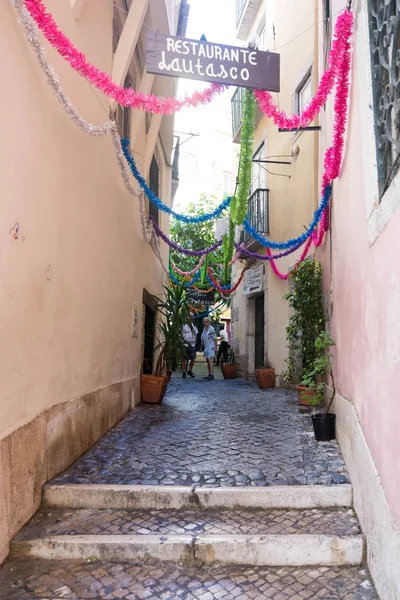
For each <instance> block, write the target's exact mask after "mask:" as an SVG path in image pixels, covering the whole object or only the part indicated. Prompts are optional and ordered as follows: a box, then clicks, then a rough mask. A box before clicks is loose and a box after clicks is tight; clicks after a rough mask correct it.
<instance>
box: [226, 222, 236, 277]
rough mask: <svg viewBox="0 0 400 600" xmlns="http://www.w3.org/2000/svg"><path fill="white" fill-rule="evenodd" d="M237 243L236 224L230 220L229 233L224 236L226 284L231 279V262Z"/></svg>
mask: <svg viewBox="0 0 400 600" xmlns="http://www.w3.org/2000/svg"><path fill="white" fill-rule="evenodd" d="M234 242H235V224H234V223H233V221H232V219H229V229H228V233H227V234H226V235H225V236H224V282H225V283H226V284H227V283H228V282H229V280H230V277H231V261H232V258H233V250H234Z"/></svg>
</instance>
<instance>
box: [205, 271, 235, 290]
mask: <svg viewBox="0 0 400 600" xmlns="http://www.w3.org/2000/svg"><path fill="white" fill-rule="evenodd" d="M207 281H208V283H209V284H210V285H212V286H213V288H214V289H216V290H217V289H218V288H217V286H216V285H215V283H214V282H213V280H212V279H211V277H210V276H209V275H207ZM219 287H220V288H221V290H229V289H230V287H231V284H230V283H228V285H220V286H219Z"/></svg>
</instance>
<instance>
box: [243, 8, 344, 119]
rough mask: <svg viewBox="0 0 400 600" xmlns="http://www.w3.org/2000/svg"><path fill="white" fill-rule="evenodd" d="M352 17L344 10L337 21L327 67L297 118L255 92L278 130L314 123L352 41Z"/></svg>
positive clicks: (263, 92) (267, 95) (259, 92)
mask: <svg viewBox="0 0 400 600" xmlns="http://www.w3.org/2000/svg"><path fill="white" fill-rule="evenodd" d="M353 20H354V18H353V13H352V12H351V11H349V10H345V11H343V12H342V13H340V15H339V16H338V18H337V21H336V26H335V32H334V36H333V42H332V48H331V51H330V53H329V67H328V69H327V70H326V71H325V73H324V74H323V76H322V77H321V80H320V82H319V85H318V90H317V92H316V94H315V96H314V97H313V98H312V99H311V100H310V102H308V103H307V105H306V106H305V108H304V109H303V112H302V113H301V114H300V115H296V114H293V115H291V116H290V117H289V116H287V115H286V113H285V112H284V111H282V110H280V109H279V107H278V106H277V105H276V104H275V102H274V100H273V98H272V95H271V93H270V92H266V91H262V90H255V92H254V95H255V97H256V98H257V100H258V103H259V105H260V108H261V110H262V111H263V112H264V113H265V114H266V115H267V117H269V118H270V119H272V120H273V122H274V123H275V125H276V126H277V127H280V128H281V129H298V128H300V127H307V125H308V124H309V123H310V122H311V121H313V120H314V119H315V117H316V116H317V115H318V114H319V112H320V111H321V109H322V107H323V106H324V104H325V103H326V101H327V99H328V96H329V94H330V93H331V92H332V89H333V86H334V84H335V79H336V77H337V75H338V73H339V72H340V70H341V66H342V63H343V55H344V54H345V52H346V47H347V45H348V42H349V40H350V38H351V34H352V28H353Z"/></svg>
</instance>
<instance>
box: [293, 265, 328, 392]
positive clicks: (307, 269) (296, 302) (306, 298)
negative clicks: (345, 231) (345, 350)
mask: <svg viewBox="0 0 400 600" xmlns="http://www.w3.org/2000/svg"><path fill="white" fill-rule="evenodd" d="M290 278H291V281H292V282H293V286H292V289H291V290H290V291H289V292H288V293H287V294H286V295H285V296H284V298H285V300H288V302H289V305H290V308H291V310H292V314H291V316H290V318H289V325H288V327H287V328H286V339H287V341H288V346H289V357H288V358H287V359H286V362H287V365H288V367H287V370H286V372H285V373H284V377H285V379H287V380H288V381H292V382H298V381H300V380H301V379H302V378H303V373H306V372H308V371H310V369H311V366H312V365H313V363H314V360H315V358H316V353H317V350H316V347H315V340H316V339H317V337H318V335H319V334H320V333H321V332H322V331H324V329H325V315H324V309H323V297H322V269H321V265H320V264H319V263H315V262H314V261H313V260H311V259H307V260H305V261H303V262H302V263H300V264H299V265H298V266H297V267H296V269H295V270H294V271H293V273H291V275H290Z"/></svg>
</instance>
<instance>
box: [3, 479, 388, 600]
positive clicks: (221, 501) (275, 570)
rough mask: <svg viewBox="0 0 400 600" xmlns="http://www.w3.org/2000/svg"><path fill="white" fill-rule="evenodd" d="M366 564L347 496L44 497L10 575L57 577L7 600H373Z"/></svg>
mask: <svg viewBox="0 0 400 600" xmlns="http://www.w3.org/2000/svg"><path fill="white" fill-rule="evenodd" d="M364 552H365V544H364V539H363V536H362V534H361V532H360V527H359V524H358V521H357V518H356V516H355V514H354V512H353V510H352V489H351V486H350V485H339V486H279V487H264V488H261V487H236V488H204V487H201V488H196V487H192V488H190V487H171V486H129V485H47V486H46V487H45V488H44V496H43V507H42V509H41V510H40V511H39V512H38V513H37V514H36V515H35V517H34V518H33V519H32V520H31V521H30V523H28V525H27V526H26V527H25V528H24V529H23V530H22V531H21V532H20V534H19V535H18V536H17V537H16V539H15V540H14V542H13V544H12V559H11V561H10V563H9V564H10V565H12V564H14V569H15V568H17V569H18V568H20V569H21V568H22V566H23V565H25V569H27V568H28V567H27V565H29V564H31V566H32V565H36V566H35V569H36V571H37V570H38V569H39V570H40V569H42V570H43V567H44V565H45V564H46V563H48V565H49V571H50V575H49V574H47V575H46V576H42V580H40V577H39V576H38V575H37V573H36V577H37V579H36V580H35V579H34V577H35V573H34V574H33V576H32V574H31V576H30V579H29V581H28V586H27V585H25V586H24V588H23V589H20V590H15V589H14V593H15V594H16V595H14V596H11V595H10V596H7V599H8V598H10V599H11V598H12V600H14V599H15V600H25V599H27V598H29V600H31V598H32V599H33V598H50V597H52V598H68V599H69V598H71V599H72V598H74V599H78V598H79V599H80V598H82V599H83V598H93V599H94V598H105V599H106V600H107V599H108V598H110V599H114V598H127V600H133V599H139V598H149V599H153V598H154V599H155V598H185V599H190V598H193V599H196V598H199V599H201V600H211V599H213V598H215V599H220V598H222V599H223V598H225V599H229V598H239V599H240V600H244V599H245V598H277V599H278V598H279V600H281V599H282V600H286V599H288V600H292V599H293V600H304V599H307V598H314V597H318V598H329V600H331V599H335V598H338V599H339V598H346V599H347V598H353V599H357V600H361V599H368V600H370V599H375V598H377V596H376V594H375V592H374V589H373V587H372V585H371V584H370V582H369V579H368V574H367V573H366V571H365V569H363V567H362V564H363V558H364ZM32 559H40V560H32ZM54 561H56V562H54ZM15 565H17V567H15ZM18 565H20V566H19V567H18ZM21 565H22V566H21ZM39 565H40V566H39ZM88 565H89V566H88ZM50 567H51V568H50ZM75 567H76V570H75V571H74V570H73V569H74V568H75ZM116 568H117V569H118V571H117V574H116V575H115V574H114V571H113V569H114V570H115V569H116ZM52 569H53V570H52ZM71 569H72V570H73V573H74V574H73V576H71ZM132 569H136V570H137V569H139V571H135V572H136V576H135V575H132V573H133V571H132ZM154 569H156V572H157V573H158V576H157V577H156V576H155V574H154V573H155V572H154ZM157 569H158V571H157ZM43 572H44V571H43ZM51 573H55V574H56V576H54V575H53V576H52V575H51ZM61 573H63V575H61ZM110 573H111V575H110ZM143 573H147V575H146V576H145V579H146V577H147V579H148V584H143V581H142V580H141V577H143ZM149 573H152V574H151V575H149ZM221 573H222V574H221ZM141 574H142V575H141ZM32 577H33V578H32ZM46 577H47V578H49V577H50V580H49V579H46ZM51 577H53V578H54V581H55V583H53V584H52V587H51V585H50V583H49V582H51ZM185 578H186V579H185ZM43 580H44V582H45V584H46V585H48V586H49V587H47V588H46V586H43V585H42V586H41V587H40V585H39V584H40V583H43ZM103 580H104V581H103ZM35 581H36V582H35ZM65 581H67V584H65ZM29 582H30V583H29ZM46 582H47V583H46ZM82 582H83V583H82ZM107 582H108V586H107V585H106V584H107ZM110 582H113V583H112V585H111V583H110ZM321 582H323V583H321ZM0 584H1V578H0ZM125 584H126V585H125ZM38 585H39V587H37V586H38ZM124 585H125V587H124ZM146 585H147V587H146ZM342 585H345V586H346V594H347V595H345V594H344V593H343V595H340V594H341V593H342V592H340V591H339V590H340V588H341V586H342ZM35 586H36V587H35ZM57 586H58V587H57ZM82 586H83V587H82ZM138 586H139V587H138ZM232 586H233V587H232ZM293 586H294V587H293ZM310 586H311V587H310ZM0 589H1V585H0ZM27 589H29V590H31V592H32V593H33V592H34V593H35V594H38V595H32V596H26V595H24V594H25V592H26V590H27ZM35 590H36V591H35ZM38 590H39V591H38ZM233 590H236V591H233ZM284 590H289V591H286V592H285V591H284ZM352 590H353V591H352ZM44 593H46V594H53V596H50V595H43V594H44ZM18 594H20V595H18ZM40 594H42V595H40ZM79 594H80V595H79ZM282 594H283V595H282ZM335 594H339V595H335ZM0 597H1V596H0Z"/></svg>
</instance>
